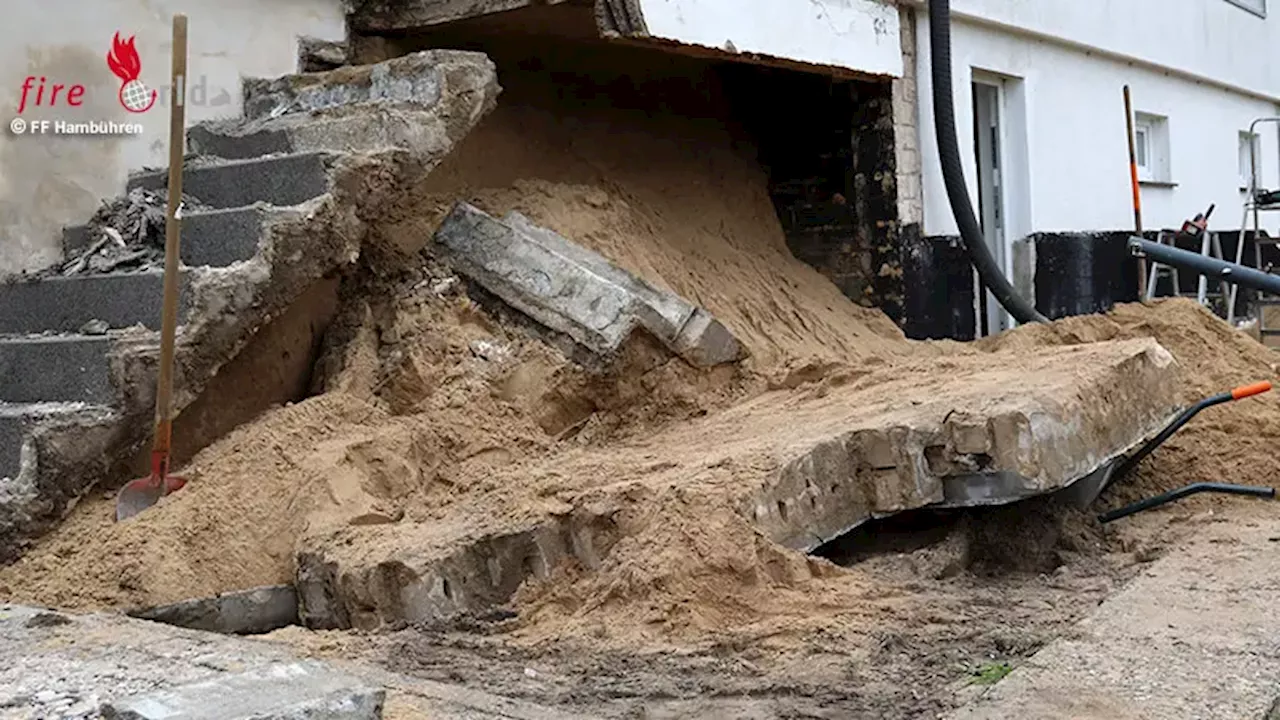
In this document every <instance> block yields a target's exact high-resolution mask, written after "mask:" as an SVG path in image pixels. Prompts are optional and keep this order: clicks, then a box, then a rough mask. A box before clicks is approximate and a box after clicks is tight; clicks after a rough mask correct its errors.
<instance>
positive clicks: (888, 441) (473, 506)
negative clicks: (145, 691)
mask: <svg viewBox="0 0 1280 720" xmlns="http://www.w3.org/2000/svg"><path fill="white" fill-rule="evenodd" d="M1173 362H1174V361H1173V357H1172V356H1171V355H1170V354H1169V352H1168V351H1167V350H1165V349H1164V348H1163V347H1161V346H1160V345H1159V344H1158V343H1156V342H1155V341H1154V340H1135V341H1122V342H1120V341H1117V342H1102V343H1094V344H1090V345H1084V346H1077V347H1070V348H1050V349H1045V350H1042V351H1039V352H1036V353H1031V354H1024V355H1017V356H1013V355H1002V354H999V353H974V354H972V355H965V356H955V357H948V358H942V359H935V360H931V361H927V362H922V361H914V362H912V363H911V364H906V365H901V366H895V367H891V368H887V369H885V370H883V371H880V372H879V373H876V374H873V375H872V376H869V377H867V378H863V379H861V380H859V381H854V382H843V383H831V384H829V385H826V384H824V385H822V386H820V387H818V388H815V390H814V391H813V392H811V393H806V394H797V393H794V392H779V393H769V394H766V395H762V396H760V397H758V398H756V399H754V400H751V401H749V402H746V403H743V404H741V405H737V406H734V407H732V408H730V409H728V410H726V411H724V412H722V413H720V414H718V415H714V416H711V417H708V418H706V419H705V420H704V421H701V422H698V423H691V424H684V425H681V426H680V427H678V428H674V429H671V430H669V431H666V432H661V433H658V434H656V435H654V436H652V437H650V438H647V439H645V440H643V441H638V442H636V443H634V444H632V445H628V446H627V447H625V448H618V447H614V448H610V449H608V450H600V451H590V452H587V453H585V454H584V453H576V454H573V455H571V456H556V457H552V458H549V459H548V460H546V461H545V462H544V463H542V464H541V465H537V466H531V467H521V468H519V469H518V470H512V471H511V474H510V475H506V474H504V473H505V471H495V474H494V477H493V478H492V481H493V483H494V486H495V487H507V488H513V487H517V488H530V489H529V491H528V492H530V493H535V494H536V493H537V492H538V488H542V487H554V488H555V492H554V496H555V498H556V501H557V502H556V503H553V504H552V506H553V507H550V508H548V509H547V510H545V511H540V510H535V509H531V510H529V512H528V513H527V514H526V515H524V516H522V517H518V518H513V517H510V514H509V512H508V511H507V508H510V507H512V506H514V505H517V503H515V502H513V500H512V498H511V496H510V494H502V493H495V494H494V496H493V497H492V498H489V497H485V496H483V495H482V496H477V497H475V498H474V499H471V500H469V501H468V503H467V504H460V505H458V506H453V507H451V508H450V511H449V517H448V518H442V519H439V520H437V521H434V522H431V523H412V522H401V523H397V524H395V525H386V526H378V527H364V528H344V529H341V530H338V531H336V532H335V533H334V534H333V535H332V536H329V537H323V538H311V539H308V540H307V541H305V542H304V546H303V548H302V550H301V551H300V552H299V554H298V577H297V587H298V590H299V594H300V596H301V597H302V598H303V601H302V602H303V606H304V608H305V610H306V611H305V612H303V613H302V619H303V621H304V622H306V623H308V624H314V625H317V626H322V627H335V626H336V627H349V626H355V627H360V628H365V629H369V628H375V627H379V626H381V625H385V624H392V623H397V622H403V621H407V622H420V621H429V620H433V619H438V618H442V617H447V616H449V615H452V614H454V613H458V612H477V611H485V610H489V609H492V608H494V607H499V606H502V605H504V604H505V603H507V602H509V601H510V599H511V597H512V595H513V593H514V592H515V590H516V589H517V588H519V587H520V585H521V584H522V583H523V582H525V581H526V580H528V579H530V578H533V577H546V576H547V575H549V574H550V573H552V572H554V570H555V569H556V568H557V567H558V566H560V565H562V564H563V563H566V562H568V561H573V562H575V563H577V564H579V565H580V566H582V567H585V568H587V569H594V568H597V567H600V565H601V564H602V561H603V560H604V559H605V558H606V557H607V555H608V552H609V549H610V548H612V547H613V546H614V545H615V543H617V542H620V539H619V538H618V537H617V532H618V531H617V529H616V527H617V526H616V525H615V524H614V523H613V521H612V519H611V518H612V517H614V515H615V514H616V513H620V512H626V509H627V508H628V507H630V506H634V505H635V503H636V502H637V501H636V500H635V499H634V498H635V497H636V496H644V495H649V496H652V495H657V494H663V493H667V492H672V493H678V494H680V495H681V497H683V498H689V497H694V496H700V497H705V498H706V499H707V500H706V502H708V503H710V504H712V505H714V506H718V507H721V508H723V509H724V510H725V512H733V513H736V514H737V515H738V516H739V517H742V518H744V519H745V520H747V521H748V522H749V523H750V524H751V525H753V526H754V527H755V528H756V529H757V530H759V531H760V532H761V533H762V534H763V535H764V536H765V537H767V538H769V539H770V540H772V541H773V542H775V543H778V544H779V545H782V546H785V547H788V548H791V549H793V550H798V551H802V552H808V551H812V550H814V549H815V548H817V547H819V546H820V545H822V544H824V543H826V542H829V541H830V540H833V539H835V538H837V537H839V536H840V535H842V534H844V533H846V532H848V531H849V530H852V529H853V528H855V527H857V526H859V525H861V524H863V523H865V522H867V521H868V520H871V519H874V518H877V517H884V516H888V515H893V514H895V513H899V512H904V511H907V510H914V509H919V508H924V507H930V506H937V507H945V506H964V505H985V504H993V503H1008V502H1015V501H1017V500H1020V499H1023V498H1026V497H1030V496H1032V495H1042V494H1048V493H1052V492H1055V491H1057V490H1059V489H1061V488H1064V487H1067V486H1070V485H1072V484H1073V483H1075V482H1077V481H1079V480H1081V479H1082V478H1086V477H1088V476H1089V475H1091V474H1092V473H1093V472H1095V471H1096V470H1097V469H1098V468H1100V467H1103V466H1105V465H1107V464H1108V463H1110V462H1112V461H1113V460H1114V459H1115V458H1116V457H1118V456H1120V455H1122V454H1123V453H1125V452H1126V451H1128V450H1129V449H1131V448H1133V447H1134V446H1136V445H1137V444H1139V443H1140V442H1142V441H1143V440H1144V438H1146V437H1148V436H1150V435H1153V434H1154V433H1156V432H1158V431H1159V430H1160V429H1161V428H1163V427H1164V426H1165V425H1166V424H1167V423H1168V421H1169V420H1170V419H1171V418H1172V417H1173V416H1174V415H1175V414H1176V413H1177V411H1178V407H1177V405H1176V402H1175V394H1174V388H1175V386H1176V382H1175V375H1174V372H1175V368H1174V366H1173ZM1008 363H1016V367H1013V368H1011V367H1009V366H1008V365H1007V364H1008ZM655 457H661V458H669V459H671V462H668V463H663V464H661V465H660V466H659V467H657V468H655V469H646V470H645V471H644V472H642V473H639V474H637V472H636V470H635V467H636V466H637V465H644V464H645V461H644V458H655ZM734 468H736V469H734ZM566 478H573V479H572V480H567V479H566ZM544 483H545V485H544ZM636 487H642V488H644V490H643V491H636V490H635V488H636ZM539 497H540V496H539ZM490 503H493V504H490ZM544 506H545V504H543V503H540V502H539V499H538V497H533V498H530V499H529V500H528V507H529V508H539V507H544ZM496 518H503V519H496Z"/></svg>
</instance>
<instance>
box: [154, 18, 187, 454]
mask: <svg viewBox="0 0 1280 720" xmlns="http://www.w3.org/2000/svg"><path fill="white" fill-rule="evenodd" d="M186 94H187V16H186V15H181V14H179V15H174V16H173V75H172V78H171V84H170V86H169V96H170V97H171V98H172V102H170V103H169V202H168V208H167V211H166V213H165V222H164V318H163V321H162V323H161V326H160V381H159V386H158V387H157V388H156V437H155V445H154V446H153V453H155V454H159V453H164V454H165V455H166V456H167V455H168V452H169V445H170V439H171V435H172V422H171V421H172V417H171V416H172V412H173V354H174V345H175V341H176V336H177V333H178V289H179V287H178V282H179V280H180V278H179V276H178V273H179V263H180V257H181V253H180V248H181V244H182V219H181V217H180V215H179V212H178V209H179V207H180V205H181V203H182V159H183V157H184V156H185V155H186V152H185V147H184V146H185V139H186ZM166 465H167V458H166ZM165 470H166V471H167V470H168V468H167V467H166V468H165Z"/></svg>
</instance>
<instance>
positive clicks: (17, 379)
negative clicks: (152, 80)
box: [0, 153, 329, 478]
mask: <svg viewBox="0 0 1280 720" xmlns="http://www.w3.org/2000/svg"><path fill="white" fill-rule="evenodd" d="M167 175H168V173H167V171H163V170H162V171H152V172H148V173H142V174H138V175H136V176H134V177H133V178H132V179H130V181H129V184H128V188H129V189H133V188H135V187H144V188H148V189H158V188H161V187H163V186H164V185H165V183H166V182H167ZM185 181H186V183H187V186H188V188H190V191H189V192H188V193H187V194H189V195H191V196H193V197H195V198H198V199H199V200H200V201H202V202H203V203H204V204H206V205H209V206H211V207H213V208H215V209H214V210H211V211H203V212H199V213H193V214H191V215H189V216H188V217H187V218H186V219H185V222H184V238H183V241H184V245H183V250H184V252H183V264H184V265H185V266H186V268H187V272H188V275H189V274H190V271H191V269H193V268H199V269H207V268H226V267H229V266H232V265H234V264H235V263H239V262H244V261H248V260H251V259H252V258H253V257H254V255H255V254H256V253H257V251H258V243H259V240H260V239H261V237H262V223H263V219H264V217H265V215H266V214H267V213H268V212H269V211H270V209H271V208H273V207H291V206H295V205H299V204H301V203H304V202H306V201H308V200H311V199H313V198H316V197H319V196H321V195H323V194H325V193H327V192H328V182H329V181H328V173H327V170H326V168H325V163H324V161H323V157H322V156H320V155H318V154H314V153H312V154H304V155H282V156H275V157H264V158H258V159H253V160H245V161H238V162H228V163H220V164H216V165H208V166H204V167H198V168H192V169H191V170H190V171H189V174H188V175H187V176H186V179H185ZM89 235H90V231H89V228H88V227H86V226H83V225H82V226H77V227H72V228H68V229H67V230H66V231H65V233H64V249H65V251H66V253H67V255H73V254H75V253H76V252H77V251H83V249H84V246H85V245H86V244H87V242H88V241H89V240H90V237H89ZM93 239H96V238H93ZM184 279H185V278H184ZM163 282H164V275H163V273H162V272H160V271H146V272H135V273H117V274H107V275H80V276H71V277H55V278H45V279H38V280H32V281H27V282H16V283H11V284H7V285H0V403H3V405H0V477H10V478H16V477H18V476H19V473H20V471H21V469H22V465H23V462H22V446H23V440H24V439H26V438H28V435H29V430H30V429H31V428H32V427H34V426H36V425H38V424H41V423H45V424H48V423H50V422H54V421H57V422H59V423H65V422H77V423H78V422H79V421H83V420H86V419H87V420H90V421H92V422H95V423H96V422H101V421H103V420H108V419H110V418H112V417H113V416H114V414H115V413H114V411H115V409H116V408H117V406H118V405H119V402H118V401H119V400H120V398H118V397H117V394H116V387H115V385H114V383H113V381H112V371H111V358H110V355H111V351H112V348H113V347H114V346H116V345H117V344H119V343H121V342H144V343H146V342H155V341H157V340H156V338H157V337H158V334H157V333H156V331H157V330H158V329H159V327H160V315H161V300H162V298H161V295H162V293H161V289H162V286H163ZM184 297H185V296H184ZM184 305H186V306H187V307H184V308H183V313H182V315H181V316H180V317H181V319H180V321H179V322H180V324H182V323H183V322H184V321H185V320H186V319H187V317H188V316H189V313H190V302H189V298H188V302H186V303H184ZM95 320H96V321H100V322H102V323H106V327H107V331H106V332H105V334H95V335H86V334H82V333H81V332H79V331H80V329H81V328H83V327H85V326H86V325H87V324H89V323H90V322H91V321H95ZM37 421H39V422H37ZM30 460H31V461H34V460H35V458H30Z"/></svg>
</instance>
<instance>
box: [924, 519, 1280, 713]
mask: <svg viewBox="0 0 1280 720" xmlns="http://www.w3.org/2000/svg"><path fill="white" fill-rule="evenodd" d="M1122 522H1123V521H1122ZM1190 522H1192V523H1193V524H1194V525H1195V527H1196V531H1195V533H1194V534H1192V535H1190V536H1189V537H1188V538H1187V539H1186V541H1185V542H1184V543H1183V544H1182V546H1181V547H1179V548H1177V549H1176V550H1174V551H1172V552H1171V553H1170V554H1169V555H1167V556H1165V557H1164V558H1162V559H1161V560H1159V561H1157V562H1155V563H1154V564H1152V565H1150V566H1149V567H1148V568H1147V569H1146V570H1145V571H1144V572H1143V573H1142V574H1141V575H1140V576H1138V578H1137V579H1136V580H1134V581H1133V583H1131V584H1130V585H1129V586H1128V587H1126V588H1125V589H1124V590H1123V591H1121V592H1120V593H1117V594H1116V595H1114V596H1112V597H1111V598H1109V599H1108V600H1107V601H1106V602H1104V603H1102V605H1101V606H1099V607H1098V609H1097V610H1096V611H1095V612H1094V613H1093V614H1092V616H1090V617H1089V618H1087V619H1086V620H1084V621H1083V622H1081V623H1080V624H1079V625H1077V626H1076V627H1075V628H1074V629H1073V630H1072V631H1071V632H1068V633H1067V634H1066V635H1065V636H1064V637H1063V638H1061V639H1059V640H1057V641H1055V642H1053V643H1052V644H1050V645H1049V646H1048V647H1046V648H1045V649H1043V650H1041V651H1040V652H1039V653H1037V654H1036V655H1034V656H1033V657H1031V658H1030V659H1029V660H1028V661H1027V662H1026V663H1025V664H1024V665H1022V666H1021V667H1018V668H1016V669H1015V670H1014V671H1013V673H1011V674H1010V675H1009V676H1008V677H1006V678H1005V679H1003V680H1001V681H1000V682H999V683H998V684H996V685H994V686H992V687H991V688H990V689H988V690H986V691H985V692H984V693H983V694H982V695H981V696H980V697H978V698H977V699H975V700H974V701H973V702H972V703H971V704H970V705H968V706H966V707H964V708H963V709H961V710H959V711H957V712H955V713H954V714H952V715H949V716H948V718H949V720H997V719H998V720H1004V719H1005V718H1040V719H1041V720H1139V719H1141V720H1175V719H1176V720H1182V719H1184V718H1193V717H1194V718H1202V719H1203V720H1245V719H1254V720H1266V718H1268V717H1270V716H1269V715H1268V712H1269V710H1270V709H1271V708H1272V705H1273V703H1274V702H1275V701H1276V699H1277V698H1278V697H1280V615H1277V614H1276V612H1275V599H1276V595H1277V592H1280V555H1277V553H1276V549H1277V545H1278V543H1280V519H1277V518H1276V516H1275V505H1274V504H1272V503H1269V502H1254V503H1250V502H1249V501H1244V500H1236V501H1233V502H1232V504H1231V505H1230V506H1229V508H1228V509H1227V510H1226V511H1225V512H1216V513H1215V512H1208V513H1205V512H1203V511H1202V512H1200V513H1199V514H1198V515H1196V516H1194V517H1193V518H1192V519H1191V521H1190Z"/></svg>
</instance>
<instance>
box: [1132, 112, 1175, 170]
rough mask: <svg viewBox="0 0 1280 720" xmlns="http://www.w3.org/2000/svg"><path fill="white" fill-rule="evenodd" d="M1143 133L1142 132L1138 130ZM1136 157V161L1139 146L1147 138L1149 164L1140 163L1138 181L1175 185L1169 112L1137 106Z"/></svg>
mask: <svg viewBox="0 0 1280 720" xmlns="http://www.w3.org/2000/svg"><path fill="white" fill-rule="evenodd" d="M1139 133H1141V134H1139ZM1133 134H1134V138H1133V139H1134V150H1135V152H1134V161H1135V163H1137V161H1138V155H1139V153H1138V152H1137V146H1138V145H1139V144H1141V142H1142V141H1141V139H1140V138H1143V137H1145V138H1146V144H1145V146H1144V147H1143V153H1142V154H1144V155H1145V158H1144V159H1145V161H1146V164H1140V165H1138V182H1140V183H1143V184H1146V185H1161V186H1173V185H1176V184H1177V183H1175V182H1174V180H1173V138H1172V130H1171V129H1170V119H1169V116H1167V115H1158V114H1156V113H1153V112H1143V111H1141V110H1138V111H1136V112H1135V113H1134V118H1133Z"/></svg>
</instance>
